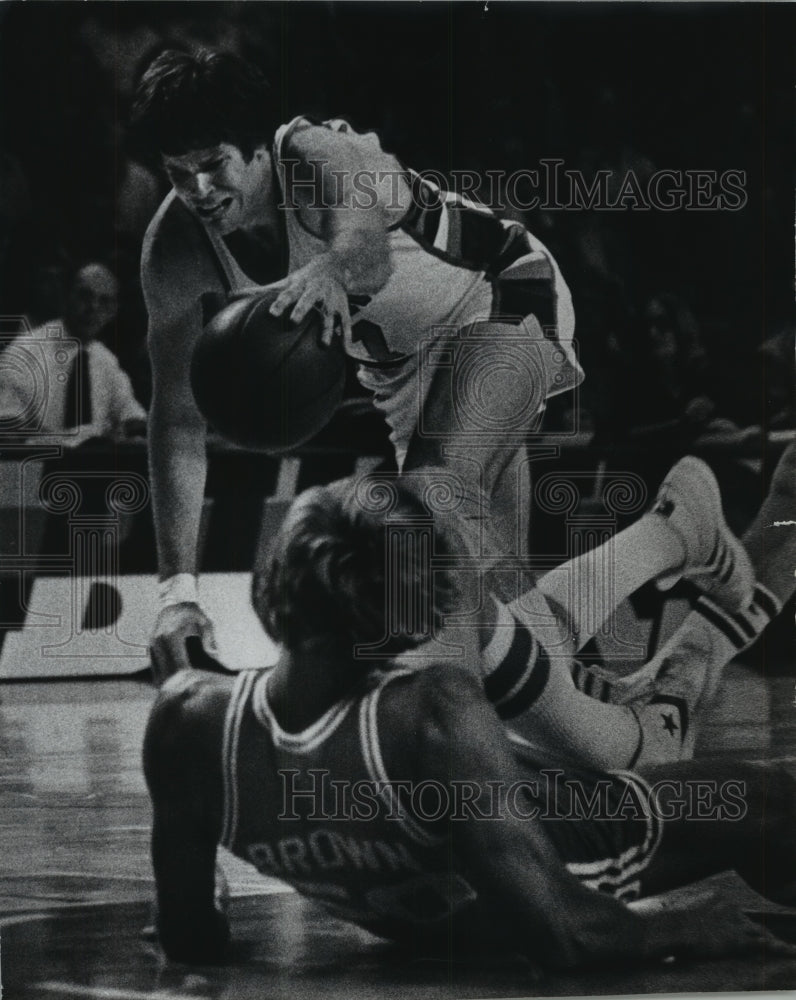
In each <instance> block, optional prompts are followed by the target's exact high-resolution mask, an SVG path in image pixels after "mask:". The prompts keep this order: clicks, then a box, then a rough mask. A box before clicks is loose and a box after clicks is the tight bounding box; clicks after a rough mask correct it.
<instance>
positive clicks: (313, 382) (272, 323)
mask: <svg viewBox="0 0 796 1000" xmlns="http://www.w3.org/2000/svg"><path fill="white" fill-rule="evenodd" d="M277 294H278V291H273V290H271V291H268V292H264V293H263V294H260V295H254V296H251V297H249V298H245V299H239V300H238V301H235V302H232V303H230V304H229V305H227V306H225V307H224V308H223V309H222V310H221V311H220V312H219V313H217V314H216V315H215V316H213V317H212V319H210V320H209V321H208V322H207V323H206V325H205V327H204V330H203V331H202V334H201V336H200V337H199V340H198V341H197V343H196V346H195V348H194V352H193V358H192V362H191V385H192V388H193V394H194V398H195V400H196V405H197V406H198V407H199V410H200V412H201V413H202V415H203V416H204V418H205V419H206V420H207V422H208V423H209V424H210V425H211V427H213V429H215V430H216V431H218V432H219V433H220V434H222V435H223V436H224V437H226V438H228V439H229V440H230V441H233V442H235V443H236V444H240V445H244V446H246V447H249V448H256V449H257V450H259V451H266V452H270V453H273V454H279V453H281V452H287V451H291V450H292V449H294V448H297V447H298V446H299V445H301V444H303V443H304V442H305V441H308V440H309V439H310V438H312V437H314V435H315V434H317V433H318V431H320V430H321V429H322V428H323V427H324V426H325V425H326V424H327V423H328V422H329V420H330V419H331V417H332V415H333V414H334V412H335V410H336V408H337V406H338V404H339V403H340V400H341V399H342V397H343V387H344V383H345V369H346V364H345V355H344V353H343V348H342V344H341V343H340V340H339V338H337V337H335V339H334V340H333V342H332V344H331V345H330V346H329V347H325V346H324V345H323V344H322V343H321V332H322V329H323V324H322V321H321V317H320V315H319V313H318V312H317V311H316V310H311V311H310V312H309V313H308V314H307V316H306V317H305V318H304V320H303V321H302V322H301V323H292V322H291V321H290V320H289V319H288V316H287V314H286V315H283V316H272V315H271V313H270V312H269V311H268V310H269V307H270V305H271V303H272V302H273V301H274V299H275V298H276V296H277Z"/></svg>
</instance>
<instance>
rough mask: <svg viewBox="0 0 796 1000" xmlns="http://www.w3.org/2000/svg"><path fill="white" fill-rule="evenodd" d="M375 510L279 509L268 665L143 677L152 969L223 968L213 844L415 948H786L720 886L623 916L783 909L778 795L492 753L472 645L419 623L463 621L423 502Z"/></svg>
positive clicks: (588, 959) (786, 796) (772, 776)
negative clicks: (701, 883) (155, 695)
mask: <svg viewBox="0 0 796 1000" xmlns="http://www.w3.org/2000/svg"><path fill="white" fill-rule="evenodd" d="M393 500H394V502H393V503H392V505H391V509H390V511H389V513H388V514H387V516H386V517H385V514H384V511H383V510H379V511H374V510H373V509H369V507H368V504H366V503H365V504H363V502H362V493H361V491H360V492H358V488H357V484H356V483H353V482H351V481H343V482H342V483H339V484H334V485H332V486H330V487H319V488H315V489H313V490H311V491H308V492H307V493H305V494H304V495H302V497H300V498H299V499H298V500H297V501H296V503H295V504H294V505H293V507H292V509H291V511H290V512H289V514H288V516H287V518H286V520H285V523H284V525H283V527H282V528H281V530H280V532H279V534H278V536H277V538H276V540H275V545H274V549H273V553H272V556H271V560H270V564H269V566H268V567H267V568H266V571H265V572H264V573H263V574H258V575H257V576H256V577H255V585H254V594H253V596H254V603H255V607H256V608H257V611H258V613H259V615H260V616H261V618H262V620H263V623H264V625H265V626H266V628H267V629H268V630H269V631H270V633H271V634H272V636H273V637H274V639H275V640H277V641H278V642H279V643H280V654H279V659H278V662H277V664H276V666H275V667H273V668H271V669H268V670H266V671H246V672H243V673H241V674H240V675H239V676H238V677H237V678H236V679H234V680H233V679H231V678H219V677H214V676H211V675H209V674H207V673H203V672H200V671H182V672H180V673H178V674H177V675H176V676H174V677H172V678H170V679H169V681H168V682H167V683H166V684H165V685H164V687H163V689H162V692H161V695H160V697H159V700H158V702H157V703H156V705H155V707H154V709H153V713H152V716H151V719H150V722H149V726H148V729H147V734H146V740H145V750H144V754H145V756H144V761H145V772H146V777H147V782H148V786H149V790H150V794H151V796H152V800H153V805H154V828H153V841H152V849H153V862H154V869H155V876H156V881H157V903H158V918H157V925H158V931H159V934H160V939H161V942H162V945H163V947H164V949H165V951H166V954H167V955H168V956H169V957H171V958H173V959H176V960H180V961H188V962H198V963H202V964H207V963H209V962H220V961H223V960H224V959H225V957H226V956H227V946H228V942H229V926H228V923H227V918H226V916H225V914H223V913H222V912H221V911H220V910H218V909H217V908H216V904H215V902H214V866H215V858H216V849H217V845H218V844H219V843H222V844H224V845H225V846H226V847H228V848H229V849H230V850H232V851H233V852H234V853H235V854H237V855H238V856H240V857H242V858H244V859H245V860H246V861H249V862H250V863H252V864H253V865H255V866H256V867H257V868H258V869H259V870H260V871H261V872H263V873H265V874H268V875H272V876H277V877H279V878H280V879H284V880H285V881H287V882H289V883H290V884H291V885H293V886H294V887H295V888H296V889H297V890H298V891H299V892H301V893H302V894H304V895H306V896H308V897H310V898H312V899H313V900H316V901H318V902H320V903H321V904H322V905H323V906H324V907H326V908H327V909H328V911H329V912H330V913H331V914H332V915H334V916H335V917H337V918H340V919H343V920H347V921H350V922H353V923H355V924H357V925H358V926H361V927H364V928H365V929H367V930H369V931H371V932H372V933H375V934H377V935H380V936H383V937H386V938H392V939H397V940H402V941H404V942H406V943H407V944H409V945H410V946H411V947H412V948H414V949H415V950H416V951H418V952H420V951H425V950H432V951H435V950H440V951H441V953H442V954H444V955H447V956H450V955H451V953H455V952H456V951H458V950H464V951H466V953H467V954H468V955H472V954H473V953H474V952H478V951H481V952H486V953H487V954H488V955H489V957H490V959H494V954H495V950H496V949H499V950H500V951H501V952H506V951H510V952H515V953H517V952H518V953H521V954H524V955H525V956H527V957H529V958H530V959H531V960H532V961H533V962H535V963H538V964H540V965H544V966H547V967H550V968H554V969H568V968H573V967H577V966H594V965H595V964H600V963H610V962H614V963H617V964H618V965H619V967H623V966H624V965H625V964H626V963H627V961H636V960H647V961H650V962H659V961H661V960H663V959H664V958H666V957H667V956H672V955H674V956H684V957H686V956H687V957H689V958H711V957H721V956H729V955H733V956H737V955H739V954H754V953H758V954H762V955H767V956H771V957H773V956H796V948H794V947H793V946H791V945H787V944H784V943H783V942H781V941H779V940H777V939H776V938H774V937H773V936H772V935H770V934H769V933H768V932H766V931H765V930H764V929H763V927H762V926H760V925H759V924H757V923H755V922H753V921H752V920H751V919H749V918H748V917H747V916H745V915H744V913H743V912H742V911H741V909H740V907H739V906H738V905H737V904H735V903H733V902H732V901H731V900H730V899H729V898H728V897H725V896H723V895H722V894H714V895H712V896H711V898H709V899H705V900H704V901H703V902H701V903H699V904H698V905H696V904H695V905H694V906H693V908H692V909H690V910H684V909H682V908H681V909H678V910H677V911H669V910H664V911H662V912H661V911H658V912H652V913H649V912H648V913H643V912H639V911H636V910H634V909H633V908H631V907H628V905H627V903H628V902H629V901H632V900H633V899H635V898H637V897H638V896H640V895H645V894H649V893H656V892H660V891H663V890H666V889H668V888H672V887H674V886H677V885H682V884H684V883H687V882H689V881H692V880H694V879H697V878H700V877H703V876H706V875H708V874H710V873H712V872H715V871H721V870H724V869H727V868H736V869H737V870H738V871H739V872H740V873H741V874H742V875H743V877H745V878H746V879H747V880H748V881H749V882H750V883H751V884H752V885H753V886H754V887H755V888H756V889H758V890H759V891H761V892H763V893H765V894H768V895H772V894H773V893H774V890H775V889H776V890H783V891H782V893H781V898H782V899H783V900H785V899H787V891H786V890H785V887H788V889H789V890H790V891H791V892H792V891H793V889H794V884H793V880H794V878H796V857H794V853H793V851H792V844H791V842H790V836H791V834H792V823H793V818H794V788H793V781H792V779H790V778H789V777H788V776H787V775H786V774H784V773H783V772H779V771H777V770H775V769H773V768H761V767H753V766H751V765H743V764H729V763H728V764H726V765H723V766H722V768H721V770H722V773H721V774H719V773H718V771H717V769H716V766H715V765H714V764H711V767H710V769H709V771H707V770H706V769H705V768H704V767H703V766H701V765H698V764H695V763H693V762H691V763H690V764H689V765H687V766H683V765H680V766H679V767H669V768H666V769H663V770H658V771H655V770H649V771H648V772H647V774H646V776H641V775H640V774H636V773H633V772H629V771H622V772H615V773H612V774H608V773H600V772H596V771H592V770H587V769H581V768H573V767H572V766H571V765H570V764H569V763H566V762H562V760H561V759H559V758H557V757H555V756H553V755H551V754H540V753H539V752H538V751H536V750H535V749H533V748H531V747H529V746H528V745H527V744H525V743H523V742H522V741H519V742H517V741H512V740H511V739H510V737H509V736H507V731H506V729H505V728H504V726H503V725H502V723H501V722H500V720H499V719H498V717H497V715H496V713H495V711H494V709H493V707H492V705H490V704H489V702H488V701H487V700H486V698H485V696H484V691H483V686H482V684H481V682H480V677H479V678H478V679H477V678H476V677H474V676H473V664H472V659H473V658H474V659H475V660H476V661H477V659H478V650H477V648H476V649H469V648H468V647H469V646H472V645H477V644H476V643H475V636H476V633H475V632H473V631H471V632H469V633H467V632H466V631H461V632H460V633H459V634H458V639H460V640H461V642H462V645H463V649H464V656H463V657H462V658H460V659H459V660H457V661H455V662H453V663H452V662H450V661H449V660H445V659H444V658H440V652H439V648H438V647H437V648H434V647H433V641H432V640H433V635H434V632H435V626H438V625H439V624H440V621H441V619H442V618H443V617H444V616H446V615H448V614H450V613H451V612H453V611H455V610H456V609H457V608H459V607H460V606H464V607H467V606H471V605H470V603H469V602H470V601H471V600H472V597H473V595H472V594H467V593H466V592H465V591H466V589H467V580H466V575H463V574H457V575H455V576H454V575H453V574H452V573H451V572H445V571H443V570H441V569H439V567H437V568H436V569H432V568H431V567H430V565H429V563H428V561H427V560H426V559H425V556H424V552H425V545H424V543H423V535H424V532H425V530H426V527H427V526H426V525H425V523H424V521H425V519H426V516H427V509H426V507H425V506H424V504H423V502H422V501H420V500H419V499H418V498H417V497H416V496H415V495H414V494H412V493H411V492H409V491H408V489H407V488H406V486H405V485H403V484H398V485H397V486H396V487H395V491H394V497H393ZM402 539H403V543H402V542H401V540H402ZM462 544H463V543H462V540H461V539H460V538H459V539H457V538H456V537H455V525H454V524H452V523H449V524H448V525H446V526H445V527H444V528H442V529H439V530H437V531H436V534H435V538H434V545H435V552H436V554H437V555H438V556H439V557H440V559H442V560H443V561H444V560H445V559H451V558H454V557H455V555H456V553H457V552H460V551H461V546H462ZM396 545H397V546H398V547H399V548H400V549H401V552H402V558H400V559H391V558H389V557H388V556H387V553H388V552H393V551H395V547H396ZM388 608H389V609H391V611H390V614H389V615H388V613H387V609H388ZM374 647H378V649H379V657H378V658H368V655H367V653H364V652H363V650H367V649H368V648H370V650H371V651H372V650H373V648H374ZM474 669H475V671H476V672H477V670H478V667H477V665H476V666H475V668H474ZM700 788H701V789H702V791H701V792H698V793H697V792H695V790H696V789H700ZM705 788H709V789H713V792H712V794H711V796H710V798H711V801H710V802H708V801H707V800H706V796H705V793H704V790H705ZM695 794H697V795H698V798H699V804H698V806H695V805H694V804H693V799H694V795H695ZM689 801H690V802H691V805H689ZM697 818H698V819H699V821H698V822H696V821H695V820H696V819H697Z"/></svg>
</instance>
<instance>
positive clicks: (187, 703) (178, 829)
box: [144, 673, 229, 964]
mask: <svg viewBox="0 0 796 1000" xmlns="http://www.w3.org/2000/svg"><path fill="white" fill-rule="evenodd" d="M220 690H221V689H220V687H219V686H218V682H215V686H213V683H212V682H208V681H207V680H206V679H205V678H202V677H199V676H198V675H196V674H189V673H182V674H179V675H178V676H177V677H174V678H172V680H171V681H170V682H169V683H168V684H166V685H165V686H164V688H163V690H162V691H161V693H160V695H159V697H158V700H157V702H156V703H155V707H154V708H153V710H152V714H151V716H150V719H149V724H148V726H147V731H146V736H145V738H144V773H145V775H146V780H147V785H148V787H149V793H150V796H151V798H152V806H153V827H152V862H153V867H154V870H155V881H156V885H157V909H158V917H157V927H158V933H159V936H160V942H161V944H162V946H163V950H164V951H165V952H166V955H167V956H168V957H169V958H170V959H173V960H175V961H181V962H201V963H202V964H207V963H216V962H222V961H223V960H224V959H225V957H226V954H227V948H228V944H229V927H228V923H227V919H226V916H225V915H224V914H223V913H221V912H220V911H219V910H218V909H217V907H216V905H215V901H214V892H215V862H216V846H217V844H218V840H219V836H220V830H221V812H220V810H221V777H220V764H219V754H220V735H219V734H214V729H217V728H218V726H217V725H216V726H214V725H213V715H214V711H213V702H214V700H215V699H216V698H217V692H219V691H220ZM219 714H220V713H219ZM214 744H215V746H214Z"/></svg>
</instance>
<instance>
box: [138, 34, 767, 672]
mask: <svg viewBox="0 0 796 1000" xmlns="http://www.w3.org/2000/svg"><path fill="white" fill-rule="evenodd" d="M272 108H273V100H272V98H271V97H270V95H269V93H268V90H267V87H266V85H265V84H264V81H263V80H262V78H261V77H260V76H259V74H258V73H257V72H256V71H255V70H254V69H253V68H251V67H250V66H247V65H246V64H245V63H243V62H241V61H240V60H238V59H236V58H235V57H233V56H230V55H227V54H222V53H212V52H204V53H200V54H199V55H196V56H192V55H187V54H185V53H182V52H166V53H163V54H162V55H161V56H159V57H158V58H157V59H156V60H155V61H154V62H153V63H152V65H151V66H150V67H149V69H148V70H147V72H146V73H145V75H144V76H143V78H142V81H141V83H140V86H139V88H138V91H137V95H136V101H135V106H134V113H133V124H134V127H135V129H136V131H137V133H138V135H139V138H140V139H141V140H142V142H143V143H145V144H146V145H147V146H148V148H149V149H150V151H151V152H153V153H155V154H156V155H159V156H160V157H161V159H162V162H163V164H164V166H165V168H166V171H167V173H168V175H169V177H170V179H171V182H172V185H173V190H172V192H171V193H170V194H169V195H168V197H167V198H166V200H165V201H164V203H163V205H162V206H161V208H160V209H159V211H158V212H157V214H156V216H155V218H154V220H153V222H152V224H151V226H150V228H149V231H148V234H147V237H146V240H145V245H144V251H143V261H142V282H143V289H144V294H145V297H146V301H147V307H148V312H149V344H150V353H151V358H152V367H153V376H154V380H153V381H154V386H153V400H152V408H151V412H150V420H149V439H150V462H151V475H152V487H153V509H154V517H155V527H156V535H157V542H158V562H159V572H160V577H161V600H162V610H161V614H160V616H159V618H158V622H157V624H156V627H155V635H154V637H153V643H152V651H153V657H154V658H155V659H157V660H159V661H161V665H160V667H159V672H160V673H161V674H164V673H165V674H168V673H170V672H172V671H173V670H176V669H178V668H179V667H181V666H183V667H184V666H186V665H187V660H186V654H185V640H186V638H188V637H190V636H199V637H200V638H201V640H202V641H203V642H204V644H205V646H206V648H208V649H210V650H212V648H213V637H212V624H211V623H210V621H209V620H208V619H207V616H206V615H205V614H204V612H203V611H202V609H201V608H200V606H199V603H198V599H197V589H196V579H195V574H196V571H197V565H196V547H197V537H198V529H199V519H200V513H201V507H202V498H203V492H204V483H205V476H206V455H205V432H206V428H205V424H204V421H203V420H202V418H201V416H200V414H199V413H198V411H197V408H196V405H195V402H194V399H193V396H192V393H191V389H190V383H189V366H190V358H191V353H192V348H193V344H194V342H195V340H196V337H197V336H198V334H199V332H200V331H201V327H202V321H203V302H207V301H208V297H209V298H210V299H214V300H215V301H219V297H221V301H223V297H224V296H225V295H234V294H242V293H248V292H251V291H252V289H253V288H258V287H262V286H265V285H273V284H276V285H277V286H278V287H280V288H281V293H280V295H279V297H278V298H277V300H276V302H275V303H274V305H273V310H274V311H275V312H280V311H284V312H288V313H289V314H290V315H291V316H292V318H293V319H295V320H297V321H298V320H300V319H301V318H303V316H304V315H306V313H307V311H308V310H309V309H310V308H313V307H317V308H318V309H319V310H320V311H321V312H322V314H323V315H324V317H325V333H324V336H325V338H326V339H327V340H328V339H330V338H331V337H332V336H333V334H334V330H335V329H336V328H339V330H340V332H341V334H342V337H343V340H344V344H345V349H346V351H347V352H348V354H349V355H351V356H352V357H353V358H355V359H357V361H358V362H359V365H360V368H359V377H360V380H361V382H362V384H363V385H365V386H366V387H367V388H369V389H370V390H371V391H372V392H373V398H374V401H375V404H376V405H377V407H379V408H380V409H381V410H382V411H383V413H384V415H385V418H386V420H387V423H388V424H389V426H390V430H391V438H392V441H393V444H394V447H395V453H396V459H397V462H398V466H399V468H401V469H403V470H406V471H409V470H418V469H421V468H424V467H435V466H436V467H439V466H444V467H445V468H447V469H449V470H451V472H452V473H453V474H454V475H455V476H456V477H457V479H458V481H459V482H460V483H464V484H465V485H466V497H465V509H464V510H463V511H462V512H461V513H462V514H463V515H464V516H466V517H467V518H468V522H469V527H470V532H469V537H468V543H469V544H470V548H471V551H473V552H474V554H476V555H480V554H482V553H483V552H487V553H494V552H501V553H513V554H515V555H518V556H522V555H524V554H525V552H526V533H527V523H528V500H529V498H528V494H529V473H528V461H527V457H526V455H525V449H524V441H525V438H526V436H527V433H528V431H529V429H531V428H532V426H533V424H534V420H535V419H536V418H537V417H538V414H539V413H540V411H541V409H542V408H543V404H544V401H545V399H546V398H547V397H549V396H550V395H553V394H555V393H558V392H563V391H566V390H567V389H571V388H573V387H574V386H576V385H577V384H578V382H579V381H580V380H581V378H582V371H581V370H580V368H579V366H578V363H577V360H576V358H575V355H574V352H573V349H572V343H571V342H572V335H573V330H574V316H573V311H572V301H571V298H570V294H569V291H568V289H567V286H566V284H565V282H564V280H563V278H562V276H561V273H560V271H559V269H558V267H557V265H556V263H555V261H554V260H553V258H552V257H551V256H550V254H549V253H548V252H547V250H546V249H545V247H544V246H543V245H542V244H541V243H540V242H539V241H538V240H536V239H535V237H533V236H532V235H531V234H530V233H528V232H527V231H526V230H525V229H524V228H523V227H522V226H521V225H518V224H517V223H513V222H503V221H500V220H498V219H497V218H496V217H495V216H494V215H493V214H492V213H490V212H489V211H487V210H486V209H484V208H483V207H482V206H478V205H475V204H473V203H471V202H468V201H467V200H465V199H462V198H460V197H457V196H454V195H449V194H445V193H443V192H442V191H440V190H439V189H438V188H437V187H435V186H434V185H433V184H431V183H429V182H427V181H425V180H423V179H422V178H421V177H420V176H418V175H417V174H415V173H414V172H413V171H411V170H406V169H404V168H403V167H402V166H401V165H400V164H399V163H398V161H397V160H396V159H395V158H394V157H393V156H391V155H389V154H387V153H385V152H384V151H383V150H382V149H381V147H380V145H379V142H378V140H377V138H376V137H375V135H373V134H368V135H358V134H356V133H355V132H353V131H352V130H351V129H350V128H349V126H348V125H347V124H346V123H345V122H342V121H339V120H338V121H332V122H326V123H322V124H318V125H316V124H313V123H311V122H310V121H308V120H307V119H303V118H298V119H294V120H293V121H292V122H290V123H289V124H288V125H283V126H281V127H279V128H277V122H276V120H275V119H274V118H273V116H272V114H271V110H269V109H272ZM660 536H661V532H660V531H656V532H653V533H652V535H651V536H649V537H646V536H645V539H644V545H642V546H641V548H642V550H643V551H644V552H645V553H647V554H654V555H655V556H656V558H654V559H653V560H652V562H651V563H650V565H649V566H646V564H644V572H645V573H647V578H651V577H652V576H654V575H655V573H657V572H663V571H665V570H672V569H677V567H678V563H680V564H682V563H683V562H684V560H685V556H684V553H683V552H682V549H678V548H677V546H676V545H675V546H674V550H673V549H672V545H671V538H669V540H668V545H667V544H664V546H663V548H662V549H660V548H656V546H657V544H658V540H659V538H660ZM636 541H638V539H636ZM734 551H735V558H737V559H742V558H743V553H742V550H740V549H739V548H737V547H736V548H735V550H734ZM653 564H654V566H653ZM625 565H627V562H625ZM634 572H635V575H634V587H633V589H634V588H635V586H638V582H636V579H635V578H636V577H637V576H638V567H637V568H636V570H635V571H634ZM743 576H744V573H743V572H739V573H737V574H736V575H735V578H734V580H733V582H732V585H731V586H729V587H723V585H722V584H721V582H720V581H717V580H714V589H715V587H718V590H719V595H718V596H719V600H720V601H721V600H722V598H723V599H725V600H727V601H728V603H729V604H730V605H731V606H732V607H733V608H735V607H738V606H740V605H741V604H743V603H746V602H748V600H749V598H750V597H751V574H750V573H749V572H748V570H747V572H746V577H747V580H746V584H745V585H742V586H740V587H739V586H738V579H739V578H741V577H743ZM741 582H742V583H743V581H741ZM722 588H723V589H722Z"/></svg>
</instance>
